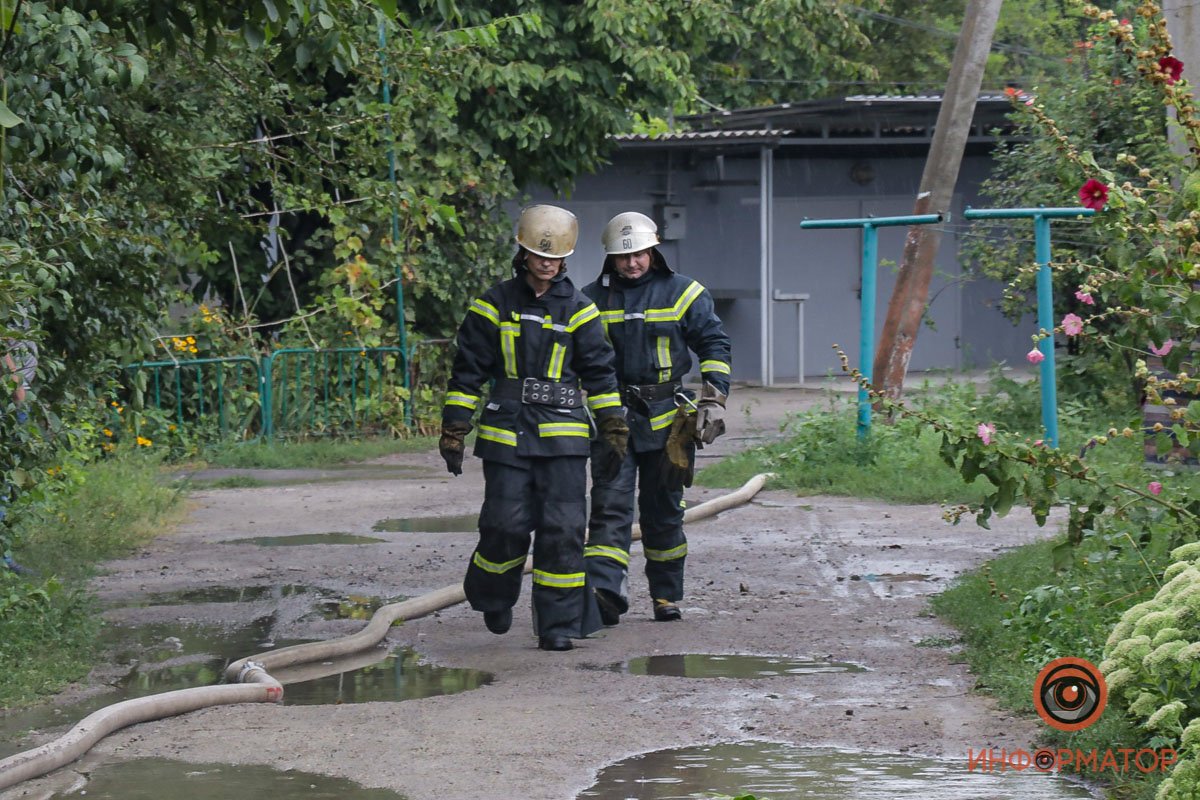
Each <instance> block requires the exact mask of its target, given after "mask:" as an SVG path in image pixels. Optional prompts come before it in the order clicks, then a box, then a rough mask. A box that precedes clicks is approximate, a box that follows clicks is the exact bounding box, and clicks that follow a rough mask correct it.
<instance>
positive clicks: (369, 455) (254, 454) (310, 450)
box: [205, 436, 437, 469]
mask: <svg viewBox="0 0 1200 800" xmlns="http://www.w3.org/2000/svg"><path fill="white" fill-rule="evenodd" d="M436 446H437V439H436V438H435V437H432V436H414V437H411V438H407V439H384V438H379V439H355V440H318V439H309V440H302V441H296V442H270V443H260V442H245V443H240V444H232V445H223V446H221V447H218V448H216V449H214V450H212V451H211V452H209V453H208V454H207V455H206V457H205V461H206V462H207V463H208V464H209V465H211V466H214V467H242V468H249V467H254V468H259V469H304V468H315V467H325V466H331V465H334V464H345V463H350V462H358V461H370V460H371V459H375V458H382V457H384V456H390V455H395V454H397V453H419V452H425V451H428V450H431V449H433V448H434V447H436Z"/></svg>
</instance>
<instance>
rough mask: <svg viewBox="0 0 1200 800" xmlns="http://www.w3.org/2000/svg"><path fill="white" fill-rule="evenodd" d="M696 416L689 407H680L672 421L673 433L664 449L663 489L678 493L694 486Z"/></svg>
mask: <svg viewBox="0 0 1200 800" xmlns="http://www.w3.org/2000/svg"><path fill="white" fill-rule="evenodd" d="M695 453H696V415H695V414H689V413H688V410H687V406H680V407H679V409H678V410H677V411H676V412H675V419H673V420H672V421H671V432H670V433H668V434H667V444H666V447H665V448H664V449H663V459H662V473H661V475H660V479H661V481H662V485H663V488H665V489H669V490H672V491H677V490H679V489H682V488H683V487H685V486H691V485H692V477H693V475H694V474H695V463H696V462H695Z"/></svg>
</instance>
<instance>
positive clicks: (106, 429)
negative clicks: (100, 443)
mask: <svg viewBox="0 0 1200 800" xmlns="http://www.w3.org/2000/svg"><path fill="white" fill-rule="evenodd" d="M103 433H104V435H105V436H107V437H109V438H112V431H110V430H109V429H108V428H105V429H104V431H103Z"/></svg>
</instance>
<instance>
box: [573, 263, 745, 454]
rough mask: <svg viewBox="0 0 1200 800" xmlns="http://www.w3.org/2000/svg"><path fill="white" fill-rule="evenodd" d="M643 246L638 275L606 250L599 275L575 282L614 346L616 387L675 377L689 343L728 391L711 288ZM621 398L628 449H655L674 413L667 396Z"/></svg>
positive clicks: (682, 370)
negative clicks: (647, 260) (648, 258)
mask: <svg viewBox="0 0 1200 800" xmlns="http://www.w3.org/2000/svg"><path fill="white" fill-rule="evenodd" d="M651 252H652V254H653V262H652V264H651V267H650V271H649V272H647V273H646V274H645V275H643V276H642V277H641V278H639V279H638V280H636V281H632V282H631V281H626V280H624V279H622V278H621V277H620V276H619V275H618V274H617V272H616V270H615V268H614V267H613V263H612V262H613V259H612V256H609V257H608V258H607V259H605V262H604V271H603V272H602V273H601V275H600V279H599V280H597V281H595V282H593V283H590V284H588V285H587V286H585V287H584V289H583V293H584V294H585V295H587V296H588V297H590V298H591V299H592V300H594V301H595V303H596V306H597V307H598V308H599V309H600V318H601V320H603V322H604V329H605V332H606V333H607V334H608V338H609V340H610V341H611V342H612V345H613V348H614V349H615V350H616V354H617V380H619V381H620V382H621V386H622V387H627V386H638V385H647V384H658V383H666V382H668V381H678V380H681V379H682V378H683V376H685V375H687V374H688V372H689V371H691V368H692V357H691V354H690V353H689V352H688V351H689V350H690V351H691V352H692V353H695V354H696V356H697V357H698V358H699V359H700V374H701V377H702V378H703V379H704V380H706V381H708V382H710V383H712V384H713V385H714V386H716V387H717V388H718V389H720V390H721V391H722V392H723V393H725V394H726V395H728V394H729V376H730V364H731V363H732V362H731V361H730V342H729V336H728V335H726V333H725V329H724V328H723V327H722V326H721V320H720V318H718V317H717V314H716V311H715V310H714V305H713V299H712V295H711V294H709V292H708V290H707V289H705V288H704V287H703V286H702V285H701V284H700V283H699V282H698V281H694V280H692V279H691V278H688V277H685V276H683V275H679V274H678V273H676V272H675V271H674V270H672V269H671V268H670V267H669V266H667V262H666V260H665V259H664V258H663V256H662V254H661V253H660V252H659V251H658V249H657V248H655V249H653V250H652V251H651ZM688 394H689V396H691V394H692V393H690V392H689V393H688ZM626 405H627V406H628V408H629V418H628V419H629V435H630V445H631V446H632V447H633V448H634V450H636V451H637V452H646V451H648V450H659V449H662V448H663V447H664V446H665V444H666V441H667V434H668V432H669V429H670V427H671V420H672V418H673V417H674V415H675V402H674V400H673V399H672V398H671V397H664V398H661V399H657V400H653V401H650V402H648V403H645V404H641V403H638V402H636V401H635V402H627V403H626Z"/></svg>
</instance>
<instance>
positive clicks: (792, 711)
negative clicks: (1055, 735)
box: [4, 392, 1053, 800]
mask: <svg viewBox="0 0 1200 800" xmlns="http://www.w3.org/2000/svg"><path fill="white" fill-rule="evenodd" d="M757 396H760V397H766V399H765V400H760V401H759V402H758V403H757V404H756V405H755V406H753V409H754V410H753V411H752V416H751V417H750V419H752V420H753V421H754V429H749V430H748V429H747V427H746V426H744V425H743V424H742V417H741V416H739V412H738V410H737V409H739V408H740V407H739V406H738V404H737V403H736V402H735V403H731V411H732V413H731V414H730V422H731V425H730V427H731V429H732V435H731V436H730V441H729V442H727V443H725V444H723V445H722V448H721V449H722V450H723V451H724V452H729V451H730V450H732V449H734V448H735V447H736V446H738V445H741V446H744V445H745V444H746V441H745V440H743V441H740V442H735V441H733V440H735V439H739V438H743V437H747V436H749V437H752V438H758V437H770V436H772V435H774V434H775V431H776V430H777V429H778V421H779V419H778V418H779V417H780V416H782V414H783V413H784V412H786V411H787V410H790V409H792V408H796V407H798V406H799V405H800V404H801V403H803V402H805V401H810V400H811V399H813V395H812V394H811V393H810V394H808V395H803V396H801V395H798V394H797V393H792V394H791V395H788V394H787V393H785V392H764V393H761V394H760V395H757ZM755 397H756V395H754V394H753V393H745V394H744V395H743V398H742V399H741V402H743V403H745V402H750V401H752V400H753V399H754V398H755ZM736 398H737V396H736V395H735V399H736ZM768 406H769V407H771V408H775V409H776V412H773V413H768V412H767V411H766V408H767V407H768ZM712 452H714V453H717V448H714V449H713V451H712ZM387 463H389V464H393V465H409V466H413V467H418V468H421V469H419V470H416V471H414V472H412V473H407V472H405V471H398V473H397V474H398V475H403V474H411V475H412V477H392V476H387V477H371V478H369V479H363V480H355V481H327V482H323V483H313V484H297V485H287V486H276V487H265V488H252V489H233V490H220V491H205V492H199V493H197V494H196V495H194V499H193V503H194V507H193V509H192V511H191V513H190V515H189V518H188V520H187V522H186V523H185V524H184V525H183V526H182V527H181V528H180V529H179V530H178V531H176V532H175V533H173V534H171V535H168V536H163V537H161V538H160V539H158V540H157V541H156V542H154V543H153V544H152V545H150V546H149V547H148V548H147V549H146V550H145V551H144V552H142V553H139V554H138V555H136V556H135V557H132V558H128V559H124V560H121V561H117V562H113V563H112V564H110V565H108V572H107V574H106V575H105V576H104V577H103V578H100V579H98V580H97V581H96V583H95V588H96V590H97V592H98V593H99V594H100V596H101V597H102V598H103V599H104V600H105V601H106V602H108V603H112V604H117V605H121V604H125V603H133V602H134V601H136V600H137V599H138V598H139V597H141V596H144V595H145V594H146V593H148V592H163V591H173V590H179V589H186V588H192V587H202V586H238V585H244V586H261V585H284V584H305V585H309V586H316V587H323V588H327V589H329V590H331V591H336V592H343V593H354V594H362V595H376V596H381V597H394V596H397V595H403V596H416V595H419V594H422V593H425V592H427V591H431V590H433V589H437V588H441V587H443V586H446V585H448V584H453V583H457V582H459V581H461V579H462V575H463V571H464V568H465V564H466V559H467V557H468V555H469V554H470V552H471V548H472V547H473V544H474V540H475V536H474V534H473V533H470V532H460V533H387V532H375V531H373V530H372V526H373V525H374V524H375V523H376V522H378V521H379V520H381V519H385V518H394V517H406V516H414V517H415V516H421V517H428V516H433V515H446V516H457V515H461V514H464V513H470V512H473V511H476V510H477V508H478V504H479V501H480V499H481V498H482V490H483V486H482V474H481V472H482V470H481V468H480V464H479V462H478V461H475V460H469V461H468V463H467V465H466V471H465V473H466V474H464V475H463V476H462V477H460V478H457V479H453V478H451V477H450V476H445V477H440V476H439V477H437V478H430V477H428V475H430V474H438V471H437V470H438V468H439V466H440V460H439V459H438V456H437V454H436V453H430V454H416V455H404V456H397V457H394V458H392V459H389V460H388V461H387ZM723 493H724V492H723V491H714V490H696V491H689V494H688V500H689V504H695V503H697V502H700V501H703V500H705V499H708V498H710V497H715V496H717V495H719V494H723ZM1052 527H1053V526H1048V527H1047V528H1045V529H1039V528H1037V527H1036V525H1034V523H1033V522H1032V520H1030V519H1029V517H1028V514H1026V513H1023V512H1016V513H1014V514H1013V515H1012V517H1011V518H1009V519H1005V520H1000V521H998V522H996V523H995V524H994V525H993V529H992V530H991V531H983V530H982V529H979V528H976V527H974V526H971V525H966V524H964V525H960V526H958V527H951V526H948V525H946V524H945V523H943V522H942V520H941V517H940V509H938V508H936V507H929V506H890V505H888V504H885V503H880V502H868V501H859V500H847V499H842V498H825V497H818V498H803V499H801V498H796V497H794V496H793V495H791V494H790V493H787V492H778V491H771V492H764V493H762V494H760V495H759V496H758V497H757V498H756V500H755V501H754V502H752V503H750V504H749V505H746V506H743V507H741V508H738V509H734V510H731V511H727V512H725V513H722V514H721V515H719V516H718V517H716V518H713V519H709V520H705V521H701V522H697V523H694V524H692V525H691V526H689V529H688V537H689V558H688V577H687V581H688V585H687V598H686V600H685V601H684V602H683V603H682V607H683V610H684V619H683V621H682V622H679V623H665V624H664V623H655V622H653V621H651V617H650V606H649V599H648V598H647V596H646V590H645V580H644V578H643V577H642V575H641V569H642V565H643V561H642V558H641V555H640V548H636V549H635V550H636V551H635V555H634V557H633V559H632V565H631V584H632V586H631V590H632V594H633V597H634V598H635V600H634V607H633V609H632V610H631V612H630V613H629V614H628V615H627V616H626V617H625V619H624V621H623V622H622V623H621V625H619V626H618V627H616V628H612V629H608V630H606V631H604V632H603V633H602V634H600V635H598V636H596V637H595V638H593V639H589V640H587V641H583V642H579V643H578V644H577V647H576V649H575V650H573V651H571V652H569V653H547V652H542V651H539V650H538V649H537V648H536V642H535V639H534V638H533V636H532V631H531V625H530V622H529V608H528V600H529V592H528V583H526V587H525V590H524V592H523V595H522V601H521V603H520V604H519V605H518V608H517V614H516V621H515V623H514V625H513V630H512V631H511V632H510V633H508V634H507V635H505V636H502V637H498V636H494V635H492V634H490V633H488V632H487V631H486V630H485V629H484V626H483V623H482V620H481V617H480V615H479V614H477V613H474V612H472V611H470V609H468V608H466V607H465V606H458V607H454V608H451V609H447V610H445V611H442V612H440V613H438V614H436V615H433V616H431V617H427V618H425V619H421V620H417V621H414V622H412V623H408V624H405V625H403V626H400V627H398V628H396V629H395V630H394V631H393V633H392V635H391V640H392V641H394V642H395V643H396V644H398V645H407V646H411V647H413V648H415V649H417V650H418V651H419V652H420V653H422V654H423V655H424V657H425V658H426V659H427V660H428V661H431V662H435V663H437V664H440V665H445V666H449V667H468V668H474V669H480V670H486V671H488V672H490V673H492V674H493V675H494V681H493V682H492V683H491V684H490V685H487V686H483V687H482V688H479V689H476V690H473V691H468V692H463V693H460V694H453V695H446V696H441V697H431V698H426V699H422V700H410V701H405V702H402V703H364V704H358V705H337V706H289V705H287V704H286V702H285V704H284V705H282V706H244V707H222V708H216V709H210V710H207V711H202V712H198V713H194V714H190V715H187V716H184V717H180V718H176V719H169V720H163V721H159V722H153V723H147V724H144V725H140V726H137V727H135V728H132V729H129V730H126V731H123V732H120V733H117V734H115V735H113V736H111V737H109V738H108V739H107V740H105V741H104V742H102V743H101V744H100V745H99V746H98V747H97V748H96V749H95V750H94V751H93V753H92V754H91V755H89V756H88V757H87V759H86V760H85V761H84V762H83V767H82V769H88V768H91V767H94V766H95V765H96V764H98V763H111V762H112V761H114V760H120V759H129V758H139V757H148V756H158V757H169V758H177V759H182V760H186V761H192V762H223V763H230V764H262V765H268V766H272V767H276V768H280V769H300V770H305V771H310V772H317V773H323V774H328V775H332V776H339V777H347V778H351V779H353V780H355V781H358V782H359V783H362V784H363V785H365V786H369V787H387V788H391V789H394V790H396V791H398V792H400V793H402V794H404V795H406V796H407V797H409V798H412V799H413V800H418V798H433V797H437V798H440V799H442V800H453V799H456V798H461V799H462V800H468V799H474V798H480V799H483V798H488V799H493V798H501V797H522V798H531V799H534V800H536V799H539V798H545V799H546V800H561V798H570V797H574V796H575V795H576V793H577V792H578V791H579V790H581V789H583V788H585V787H587V786H589V785H590V784H591V783H592V781H593V780H594V778H595V774H596V772H597V770H599V769H600V768H601V767H603V766H605V765H606V764H609V763H611V762H614V761H618V760H620V759H623V758H625V757H627V756H629V755H631V754H635V753H639V752H644V751H647V750H654V749H660V748H665V747H674V746H685V745H692V744H705V743H712V742H717V741H734V740H741V739H751V738H754V739H769V740H774V741H781V742H790V743H795V744H797V745H814V746H815V745H823V746H845V747H854V748H862V749H867V750H873V751H881V752H902V753H909V754H927V755H934V756H948V757H954V758H960V757H961V758H963V759H964V762H965V756H966V752H967V749H968V748H974V749H979V748H983V747H995V748H1001V747H1007V748H1010V749H1011V748H1016V747H1025V748H1028V747H1029V746H1030V744H1031V743H1032V741H1033V736H1034V734H1035V726H1034V724H1033V723H1032V722H1031V721H1027V720H1016V719H1013V718H1012V717H1010V716H1009V715H1006V714H1004V713H1001V712H999V711H997V710H996V709H995V708H994V707H993V706H992V704H991V703H990V702H989V701H988V700H987V699H985V698H983V697H980V696H977V695H974V694H972V692H971V689H972V686H973V684H974V681H973V679H972V677H971V676H970V675H969V674H968V673H967V671H966V668H965V667H964V666H963V665H962V664H961V663H958V661H957V659H956V657H955V655H954V653H953V652H952V651H951V650H947V649H944V648H938V647H927V646H926V647H923V646H918V645H919V644H921V643H922V642H929V641H933V640H937V639H946V638H951V637H953V631H951V630H950V629H948V628H947V627H946V626H944V625H942V624H941V623H940V622H939V621H938V620H936V619H935V618H933V617H932V616H930V614H929V613H928V609H927V603H926V600H927V598H928V596H929V595H930V594H932V593H934V592H937V591H940V590H941V589H942V588H944V587H945V586H946V585H947V584H948V582H949V581H950V580H951V579H952V578H953V577H954V576H955V575H957V574H959V573H961V572H963V571H964V570H967V569H969V568H971V567H973V566H975V565H977V564H979V563H981V562H982V561H984V560H986V559H987V558H989V557H992V556H994V555H995V554H996V553H997V552H998V551H1000V550H1002V549H1004V548H1007V547H1011V546H1015V545H1018V544H1023V543H1026V542H1030V541H1033V540H1035V539H1037V538H1039V537H1044V536H1046V535H1048V533H1049V532H1050V530H1051V529H1052ZM326 532H340V533H351V534H362V535H369V536H375V537H378V538H380V539H383V540H384V541H382V542H379V543H373V544H361V545H312V546H303V547H261V546H257V545H253V544H247V543H233V542H232V540H236V539H245V538H249V537H257V536H281V535H289V534H312V533H326ZM261 602H262V601H261V600H259V601H256V604H222V605H221V606H213V605H208V606H203V607H201V606H197V607H196V608H195V609H194V612H195V613H194V614H193V613H191V612H190V611H186V610H185V612H186V615H187V616H189V617H190V618H201V617H203V615H204V614H211V613H215V612H219V613H221V614H222V615H224V617H225V621H226V622H244V621H245V620H246V619H249V618H254V617H255V615H258V614H260V613H261V609H260V608H259V606H258V605H257V604H261ZM114 613H115V614H116V615H117V617H119V619H120V620H121V621H122V622H125V623H135V622H139V621H147V622H149V621H162V620H161V618H160V617H161V609H156V608H154V607H142V608H125V609H122V610H120V611H119V612H114ZM156 614H157V615H158V616H156ZM361 624H362V623H361V622H358V621H355V620H324V619H316V620H314V619H312V616H311V615H306V614H303V613H299V612H298V611H297V612H296V613H281V614H279V615H277V617H276V621H275V628H274V631H273V633H274V636H276V637H278V638H281V639H282V638H323V637H327V636H332V635H342V634H345V633H349V632H352V631H353V630H357V629H358V627H359V626H361ZM682 653H728V654H733V653H742V654H771V655H781V656H792V657H806V658H813V659H822V660H824V659H828V660H833V661H843V662H853V663H856V664H860V665H862V666H864V667H866V668H867V671H864V672H857V673H818V674H807V675H787V676H779V677H769V678H762V679H756V680H730V679H709V680H695V679H686V678H676V677H661V676H637V675H631V674H628V673H624V672H620V671H613V670H609V669H606V667H607V666H609V665H613V664H617V663H620V662H623V661H625V660H627V659H629V658H631V657H634V656H644V655H655V654H682ZM244 655H248V654H244ZM964 768H965V766H964ZM75 769H76V770H78V769H81V767H80V766H79V765H76V767H75ZM69 772H70V770H66V771H64V773H69ZM64 773H60V774H59V775H58V776H55V777H54V778H53V779H42V780H41V781H36V782H31V783H29V784H26V785H25V786H23V787H19V788H18V789H16V790H13V791H11V792H9V793H7V794H5V795H4V797H22V796H32V795H35V794H37V793H39V792H44V791H45V790H46V789H48V788H49V787H51V786H54V785H60V784H61V782H62V781H63V780H67V779H69V778H70V775H69V774H64Z"/></svg>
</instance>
